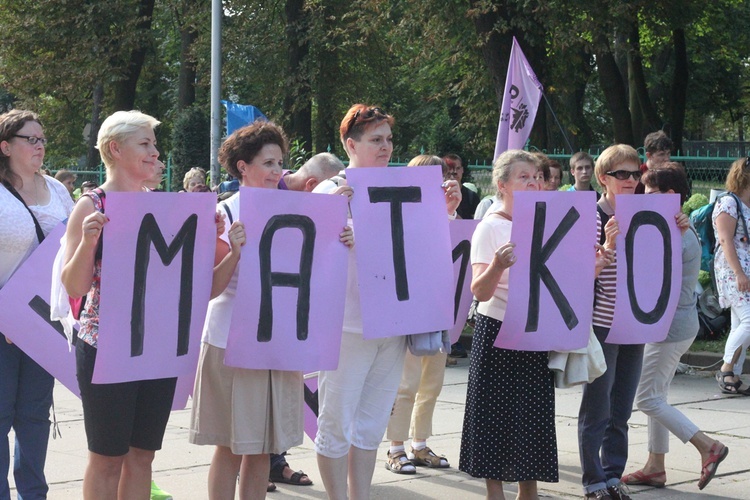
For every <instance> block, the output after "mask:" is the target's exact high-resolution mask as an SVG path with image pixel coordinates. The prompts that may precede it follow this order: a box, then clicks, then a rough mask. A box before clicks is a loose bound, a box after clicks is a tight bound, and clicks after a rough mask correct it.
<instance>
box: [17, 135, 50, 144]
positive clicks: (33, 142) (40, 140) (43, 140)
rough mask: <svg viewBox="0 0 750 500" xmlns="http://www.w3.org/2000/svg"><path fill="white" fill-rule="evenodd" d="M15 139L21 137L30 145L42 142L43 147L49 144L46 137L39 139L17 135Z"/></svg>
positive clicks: (32, 136)
mask: <svg viewBox="0 0 750 500" xmlns="http://www.w3.org/2000/svg"><path fill="white" fill-rule="evenodd" d="M13 137H20V138H21V139H26V140H27V141H28V143H29V144H36V143H37V142H41V143H42V146H44V145H46V144H47V139H46V138H44V137H37V136H35V135H20V134H15V135H13Z"/></svg>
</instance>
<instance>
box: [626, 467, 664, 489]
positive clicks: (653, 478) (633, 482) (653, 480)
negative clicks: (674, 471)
mask: <svg viewBox="0 0 750 500" xmlns="http://www.w3.org/2000/svg"><path fill="white" fill-rule="evenodd" d="M620 481H621V482H623V483H625V484H627V485H628V486H640V485H642V486H653V487H654V488H664V486H665V485H666V484H667V473H666V471H661V472H654V473H652V474H646V473H645V472H643V471H642V470H637V471H635V472H631V473H630V474H626V475H624V476H622V478H621V479H620Z"/></svg>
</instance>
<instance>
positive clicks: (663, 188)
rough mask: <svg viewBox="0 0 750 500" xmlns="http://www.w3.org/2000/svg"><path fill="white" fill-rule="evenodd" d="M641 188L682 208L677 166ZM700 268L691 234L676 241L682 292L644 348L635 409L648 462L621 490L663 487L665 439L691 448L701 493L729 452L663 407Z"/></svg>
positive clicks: (649, 177)
mask: <svg viewBox="0 0 750 500" xmlns="http://www.w3.org/2000/svg"><path fill="white" fill-rule="evenodd" d="M641 182H642V183H643V185H644V186H645V188H646V191H645V192H646V194H653V193H677V194H679V195H680V202H681V203H685V200H686V199H687V196H688V192H689V188H688V182H687V176H686V175H685V170H684V169H683V168H682V166H681V165H680V164H679V163H665V164H664V165H662V166H660V167H658V168H652V169H650V170H647V171H646V173H645V174H644V175H643V177H642V179H641ZM700 264H701V244H700V241H699V240H698V234H697V233H696V232H695V231H694V230H689V231H685V232H684V233H683V235H682V286H681V288H680V300H679V302H678V304H677V312H676V313H675V315H674V319H673V320H672V324H671V325H670V327H669V333H668V334H667V338H666V339H665V340H663V341H662V342H656V343H652V344H646V347H645V349H644V352H643V368H642V369H641V381H640V384H639V385H638V391H637V393H636V399H635V403H636V405H637V406H638V409H639V410H641V411H642V412H643V413H645V414H646V415H648V460H647V461H646V465H645V466H644V467H643V469H640V470H637V471H635V472H632V473H630V474H627V475H626V476H623V478H622V482H623V483H625V484H644V485H648V486H655V487H657V488H661V487H663V486H664V485H665V484H666V481H667V475H666V472H665V465H664V458H665V455H666V453H667V452H668V451H669V433H670V432H672V433H673V434H674V435H675V436H677V437H678V438H679V439H680V441H682V442H683V443H687V442H688V441H690V444H692V445H693V446H695V448H696V449H697V450H698V452H699V453H700V455H701V476H700V480H699V481H698V487H699V488H700V489H703V488H705V487H706V485H707V484H708V483H709V481H711V479H712V478H713V477H714V474H716V468H717V467H718V465H719V463H720V462H721V461H722V460H724V458H725V457H726V456H727V453H728V452H729V448H727V447H726V446H724V445H723V444H721V443H720V442H719V441H717V440H715V439H711V438H710V437H708V436H706V435H705V434H704V433H703V432H701V431H700V430H699V429H698V427H697V426H696V425H695V424H694V423H693V422H691V421H690V420H689V419H688V418H687V417H686V416H685V415H683V414H682V412H680V411H679V410H678V409H677V408H674V407H672V406H671V405H670V404H669V403H668V402H667V394H668V392H669V384H670V383H671V382H672V379H673V378H674V374H675V370H676V368H677V364H678V363H679V361H680V357H681V356H682V355H683V354H684V353H685V352H687V350H688V348H689V347H690V345H691V344H692V343H693V340H695V337H696V335H698V311H697V309H696V308H695V299H696V297H695V284H696V282H697V281H698V271H699V270H700Z"/></svg>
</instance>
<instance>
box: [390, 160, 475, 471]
mask: <svg viewBox="0 0 750 500" xmlns="http://www.w3.org/2000/svg"><path fill="white" fill-rule="evenodd" d="M424 165H440V166H442V167H443V172H445V171H446V170H447V165H446V162H445V161H443V159H441V158H440V157H439V156H432V155H419V156H417V157H415V158H413V159H412V160H411V161H410V162H409V164H408V165H407V166H409V167H418V166H424ZM443 187H444V188H445V189H446V193H447V196H446V208H447V211H448V216H449V217H452V218H455V217H456V213H455V212H456V211H457V208H458V206H459V204H460V203H461V189H460V186H459V183H458V181H457V180H448V181H445V183H444V184H443ZM447 357H448V353H444V352H439V353H437V354H433V355H432V356H414V355H413V354H412V353H410V352H409V351H407V352H406V359H405V360H404V373H403V375H402V377H401V385H400V386H399V388H398V395H397V396H396V402H395V403H394V405H393V410H392V411H391V419H390V420H389V421H388V429H387V432H386V436H387V438H388V439H390V440H391V447H390V449H389V450H388V458H387V460H386V468H387V469H388V470H390V471H391V472H395V473H396V474H414V473H415V472H416V468H415V466H416V465H424V466H426V467H437V468H445V467H450V464H449V463H448V459H446V458H445V456H443V455H437V454H436V453H435V452H433V451H432V450H431V449H430V447H429V446H427V438H428V437H430V436H431V435H432V415H433V414H434V413H435V403H437V398H438V396H440V391H441V390H442V389H443V379H444V377H445V361H446V359H447ZM410 424H411V425H410ZM410 436H411V438H412V441H411V452H410V453H409V454H408V456H407V454H406V449H405V448H404V441H405V440H406V439H407V438H408V437H410Z"/></svg>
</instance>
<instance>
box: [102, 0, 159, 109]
mask: <svg viewBox="0 0 750 500" xmlns="http://www.w3.org/2000/svg"><path fill="white" fill-rule="evenodd" d="M155 1H156V0H140V2H139V4H138V14H137V15H138V23H137V24H136V32H137V33H138V34H139V36H140V38H141V39H142V41H141V42H140V43H138V45H137V46H136V47H135V48H133V50H131V52H130V57H129V58H128V62H127V66H126V68H125V71H124V76H123V78H122V79H121V80H119V81H117V82H115V84H114V91H115V95H114V101H113V103H112V105H113V107H114V109H115V111H118V110H130V109H133V107H134V106H135V97H136V88H137V86H138V78H139V77H140V76H141V69H143V62H144V61H145V60H146V51H147V50H148V44H147V43H146V41H145V39H147V38H148V37H149V34H150V31H151V22H152V20H153V17H152V15H153V13H154V3H155Z"/></svg>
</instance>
